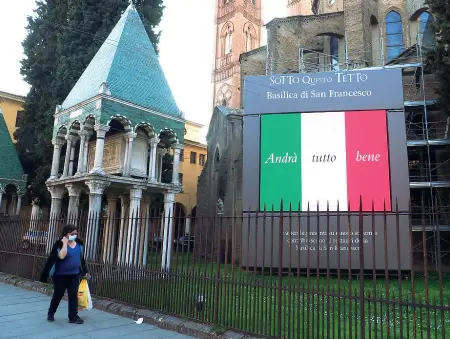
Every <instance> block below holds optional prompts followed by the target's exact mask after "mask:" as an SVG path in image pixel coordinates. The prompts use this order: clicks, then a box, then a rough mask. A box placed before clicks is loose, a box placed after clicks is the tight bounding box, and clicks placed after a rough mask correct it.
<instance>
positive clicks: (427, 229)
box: [272, 32, 450, 267]
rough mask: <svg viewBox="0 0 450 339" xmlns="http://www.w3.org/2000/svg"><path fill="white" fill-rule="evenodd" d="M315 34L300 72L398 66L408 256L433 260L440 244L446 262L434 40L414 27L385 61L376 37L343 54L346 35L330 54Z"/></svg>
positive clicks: (445, 180)
mask: <svg viewBox="0 0 450 339" xmlns="http://www.w3.org/2000/svg"><path fill="white" fill-rule="evenodd" d="M380 36H383V34H380ZM320 38H321V39H323V42H321V43H320V44H318V45H319V46H322V48H314V49H307V48H300V49H299V58H298V68H299V71H300V73H314V72H326V71H342V70H357V69H389V68H400V69H402V75H403V90H404V101H405V124H406V134H407V147H408V161H409V163H408V167H409V179H410V193H411V213H412V231H413V232H412V234H413V247H414V249H413V250H414V252H415V255H414V260H415V262H416V263H417V264H418V265H417V266H418V267H420V265H422V267H423V264H422V262H421V261H423V260H424V259H423V258H424V252H425V253H426V257H427V260H428V262H429V263H433V264H434V265H436V266H437V263H438V259H439V258H437V253H438V251H437V249H438V246H440V253H441V258H440V259H441V263H442V264H444V265H445V266H446V267H450V117H448V114H446V113H445V112H442V111H440V110H439V108H438V106H437V95H436V91H435V89H436V87H437V80H436V79H435V78H434V76H433V74H432V73H431V72H430V70H429V69H428V67H427V64H426V55H427V53H428V51H429V50H430V48H433V47H434V46H432V45H428V46H425V45H424V44H423V43H422V35H421V34H420V32H419V33H418V34H417V37H416V44H414V45H412V46H411V47H409V48H407V49H406V50H404V51H403V52H402V53H401V54H400V55H398V56H397V57H396V58H394V59H392V60H390V61H389V62H386V57H385V51H384V41H383V39H382V38H381V39H380V41H379V47H378V46H373V45H372V44H370V45H368V46H365V48H363V49H361V52H360V53H359V54H358V56H357V57H356V58H355V57H353V58H349V53H348V48H347V46H348V43H347V41H346V40H345V51H344V52H343V53H333V54H331V53H325V52H326V48H325V47H326V46H327V45H328V46H329V45H330V39H331V37H320ZM315 47H316V46H315ZM341 49H343V48H341ZM328 52H330V51H329V50H328ZM367 55H369V56H370V59H368V58H367ZM377 56H378V57H379V58H377ZM280 62H282V61H280ZM272 63H273V61H272Z"/></svg>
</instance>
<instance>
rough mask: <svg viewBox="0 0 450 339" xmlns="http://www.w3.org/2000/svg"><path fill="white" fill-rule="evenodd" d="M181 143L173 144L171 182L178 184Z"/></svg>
mask: <svg viewBox="0 0 450 339" xmlns="http://www.w3.org/2000/svg"><path fill="white" fill-rule="evenodd" d="M182 147H183V145H180V144H175V145H173V168H172V184H173V185H179V184H180V181H179V178H178V176H179V173H180V153H181V148H182Z"/></svg>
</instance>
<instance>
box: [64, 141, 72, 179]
mask: <svg viewBox="0 0 450 339" xmlns="http://www.w3.org/2000/svg"><path fill="white" fill-rule="evenodd" d="M72 141H73V139H72V137H71V136H70V135H68V136H66V156H65V157H64V170H63V175H62V177H63V178H66V177H68V176H69V165H70V153H71V152H72Z"/></svg>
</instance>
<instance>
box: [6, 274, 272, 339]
mask: <svg viewBox="0 0 450 339" xmlns="http://www.w3.org/2000/svg"><path fill="white" fill-rule="evenodd" d="M0 283H4V284H7V285H12V286H16V287H19V288H22V289H25V290H29V291H34V292H38V293H41V294H44V295H47V296H50V297H51V296H52V295H53V286H52V285H50V284H43V283H41V282H38V281H31V280H28V279H24V278H21V277H17V276H14V275H11V274H6V273H1V272H0ZM64 299H66V296H65V297H64ZM92 304H93V306H94V308H96V309H98V310H100V311H104V312H108V313H111V314H116V315H119V316H122V317H125V318H129V319H133V320H137V319H139V318H144V322H145V323H146V324H150V325H154V326H156V327H159V328H161V329H165V330H169V331H173V332H177V333H180V334H185V335H188V336H191V337H195V338H200V339H210V338H211V339H212V338H219V339H244V338H245V339H257V338H263V337H256V336H248V335H245V334H242V333H239V332H235V331H226V332H225V333H220V334H219V333H217V330H215V329H214V326H213V325H208V324H202V323H198V322H194V321H191V320H186V319H183V318H178V317H174V316H171V315H167V314H164V313H161V312H158V311H152V310H149V309H142V308H138V307H135V306H131V305H127V304H123V303H119V302H116V301H113V300H107V299H102V298H98V297H94V296H92Z"/></svg>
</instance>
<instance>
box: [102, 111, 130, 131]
mask: <svg viewBox="0 0 450 339" xmlns="http://www.w3.org/2000/svg"><path fill="white" fill-rule="evenodd" d="M114 120H115V121H118V122H119V123H120V124H121V125H122V126H123V130H124V132H125V133H129V132H132V131H133V127H132V126H131V121H130V120H129V119H128V118H127V117H126V116H123V115H120V114H116V115H113V116H111V118H110V119H109V121H108V123H107V125H108V126H111V125H110V124H111V122H112V121H114Z"/></svg>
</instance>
